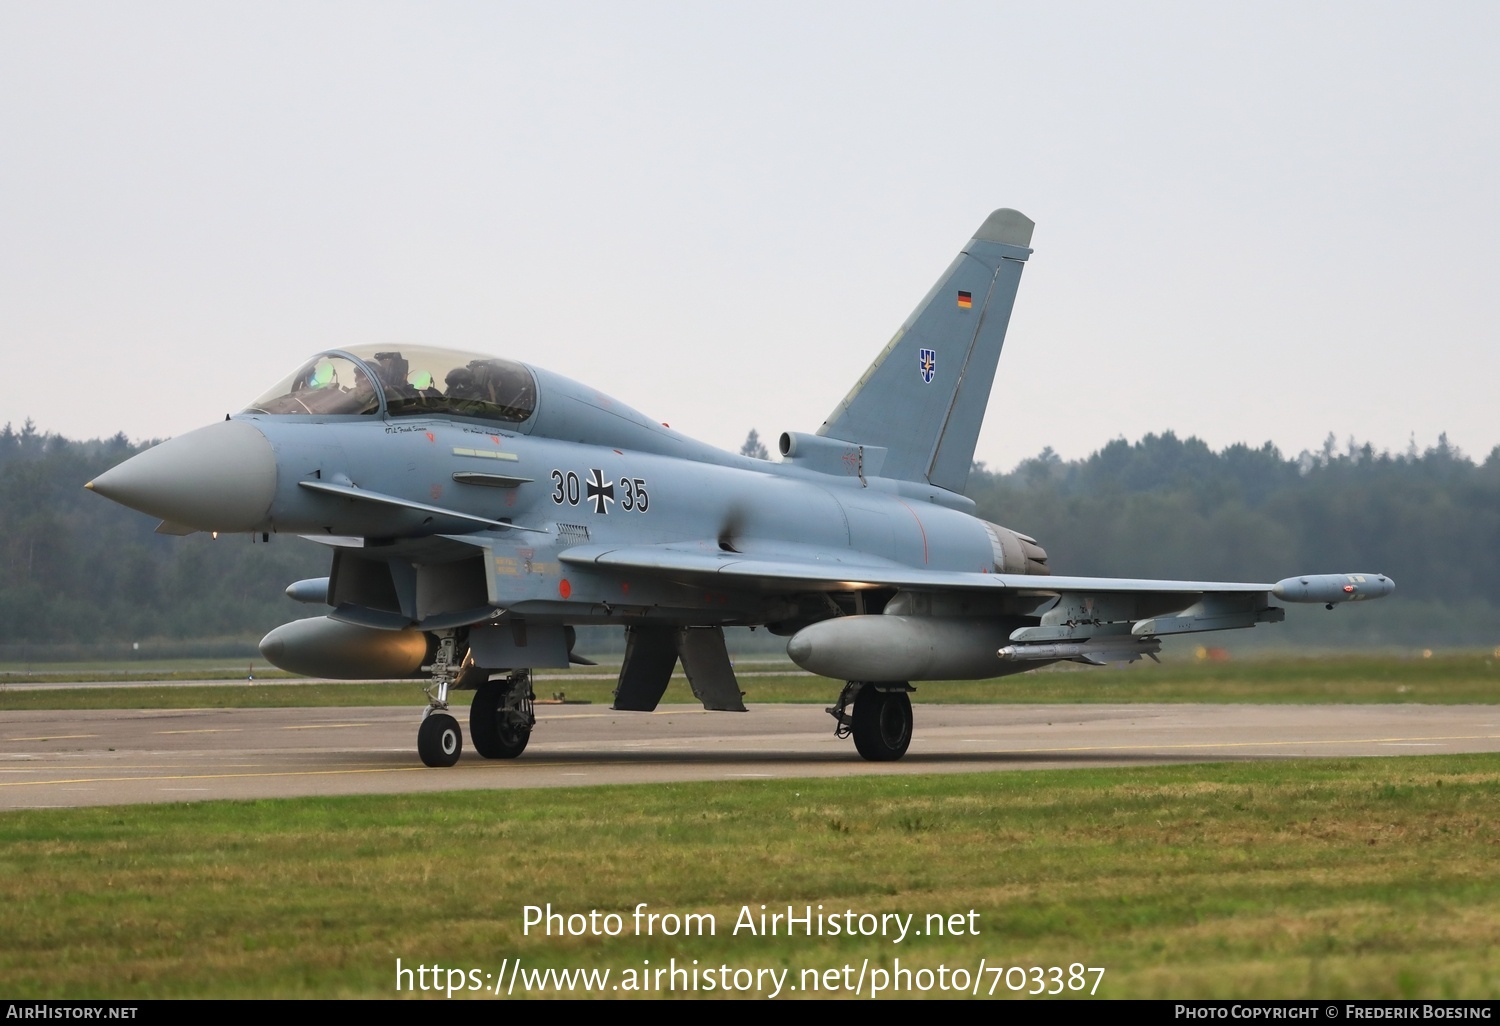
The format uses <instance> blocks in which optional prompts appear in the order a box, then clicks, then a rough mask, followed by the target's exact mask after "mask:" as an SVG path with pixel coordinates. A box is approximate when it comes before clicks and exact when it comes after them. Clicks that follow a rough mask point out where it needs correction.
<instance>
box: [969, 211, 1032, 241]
mask: <svg viewBox="0 0 1500 1026" xmlns="http://www.w3.org/2000/svg"><path fill="white" fill-rule="evenodd" d="M1035 228H1036V222H1035V221H1033V220H1032V219H1031V218H1029V217H1027V216H1026V215H1025V214H1023V213H1021V212H1020V211H1019V210H1012V209H1011V208H1010V207H1001V208H1000V209H999V210H996V211H995V212H994V213H992V214H990V216H989V217H986V218H985V219H984V224H982V225H980V226H979V230H978V231H977V232H975V233H974V238H976V239H978V240H979V241H980V242H998V243H1000V244H1002V245H1005V246H1016V247H1019V248H1020V249H1030V248H1031V233H1032V231H1033V230H1034V229H1035Z"/></svg>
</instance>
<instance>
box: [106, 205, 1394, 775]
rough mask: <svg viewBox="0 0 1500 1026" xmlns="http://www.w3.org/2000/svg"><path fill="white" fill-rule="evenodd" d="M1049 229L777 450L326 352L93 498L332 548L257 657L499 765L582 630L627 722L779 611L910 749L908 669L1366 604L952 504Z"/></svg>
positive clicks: (1297, 582)
mask: <svg viewBox="0 0 1500 1026" xmlns="http://www.w3.org/2000/svg"><path fill="white" fill-rule="evenodd" d="M1032 229H1033V223H1032V221H1031V220H1030V219H1029V218H1027V217H1026V216H1025V215H1023V214H1021V213H1019V212H1017V211H1015V210H1009V209H1001V210H996V211H995V212H994V213H992V214H991V215H990V216H989V217H988V218H986V219H985V221H984V223H983V224H982V225H980V227H979V230H978V231H977V232H975V233H974V237H973V238H972V239H970V240H969V242H968V243H967V244H966V245H965V246H964V247H963V249H962V251H961V252H960V253H959V254H958V257H957V258H956V259H955V260H954V261H953V263H952V264H951V265H949V267H948V268H947V270H945V271H944V272H943V273H942V276H941V277H939V279H938V281H937V284H936V285H934V286H933V287H932V289H931V291H929V292H928V293H927V295H926V296H925V297H924V298H923V299H922V301H921V303H919V304H918V306H917V308H916V311H915V312H914V313H913V314H912V315H911V316H910V317H909V318H908V319H907V320H906V323H905V324H903V325H902V326H901V328H900V330H899V331H897V332H896V335H895V337H894V338H892V339H891V341H890V342H889V343H888V344H887V345H886V346H885V348H884V349H882V350H881V351H880V353H879V355H877V356H876V357H875V361H874V362H873V363H872V364H871V365H870V367H869V369H868V370H866V371H865V372H864V374H862V375H861V376H860V378H859V380H858V381H856V382H855V383H854V387H853V388H852V389H850V391H849V394H848V395H847V396H845V398H844V399H843V401H842V402H840V403H839V404H838V406H837V407H835V409H834V410H833V412H832V413H831V414H830V415H829V416H828V418H827V420H825V421H824V422H823V424H822V426H821V427H819V428H818V429H817V431H816V432H815V433H802V432H796V431H787V432H785V433H783V434H782V435H781V437H780V444H779V449H780V459H779V461H767V460H759V459H752V458H749V457H746V456H740V455H736V454H732V453H728V452H723V451H721V450H719V449H716V448H713V447H711V446H708V445H705V444H703V443H700V442H696V441H694V440H692V439H690V438H687V437H685V436H683V435H681V434H679V433H678V432H675V431H672V430H671V429H669V428H668V427H667V426H666V425H664V424H660V423H657V422H656V421H655V420H653V419H651V418H650V417H647V416H644V415H643V414H641V413H638V412H636V411H635V410H634V409H632V408H630V407H629V406H626V405H625V404H624V403H621V402H620V401H618V400H616V399H613V398H611V397H610V396H607V395H605V394H603V393H602V392H599V391H596V390H595V389H593V388H590V387H588V386H587V385H583V384H580V383H578V382H576V381H573V380H570V379H568V378H565V377H562V376H560V375H558V374H555V373H553V372H552V371H549V370H544V369H542V368H540V367H536V366H533V365H531V364H528V363H524V362H520V361H517V360H513V359H507V358H497V357H491V356H485V355H479V354H474V353H464V352H454V351H450V350H447V349H439V348H429V347H426V346H402V347H400V348H399V349H398V348H394V347H381V346H356V347H351V348H345V349H331V350H328V351H326V352H322V353H319V354H317V355H316V356H314V357H312V359H310V360H308V361H307V362H306V363H305V364H304V365H302V366H301V367H298V368H297V369H296V370H295V371H293V372H292V373H291V374H290V375H289V376H287V377H286V378H285V379H283V380H282V381H280V382H278V383H277V384H275V385H274V386H272V387H271V388H270V389H269V390H268V391H267V392H266V393H265V394H264V395H262V396H261V397H260V398H258V399H256V400H255V401H254V402H252V403H250V405H249V406H247V407H246V408H245V409H244V410H243V411H242V412H240V413H238V414H235V415H233V416H228V417H226V418H225V419H224V421H223V422H222V423H216V424H211V425H209V426H207V427H202V428H198V429H197V430H195V431H190V432H188V433H187V434H184V435H181V436H178V437H176V438H173V439H171V440H169V441H166V442H163V443H162V444H160V445H158V446H156V447H154V448H152V449H149V450H147V451H145V452H143V453H141V454H139V455H137V456H135V457H133V458H131V459H130V460H127V461H126V462H124V463H122V464H121V465H119V466H117V467H115V468H113V469H111V470H109V471H106V472H105V473H104V474H102V475H100V476H99V477H98V478H96V479H95V480H94V481H91V482H90V483H89V484H88V485H87V487H89V488H92V489H93V490H94V491H96V492H98V493H99V494H101V495H104V496H106V497H108V498H110V499H113V500H114V501H116V502H119V503H123V504H124V505H126V506H129V507H131V508H133V509H137V510H140V511H142V512H145V513H149V514H151V515H152V516H155V517H160V518H161V519H162V523H161V525H160V526H159V527H158V528H157V529H158V530H159V531H162V532H166V533H173V534H188V533H192V532H194V531H212V532H254V533H259V534H262V535H263V536H264V538H265V539H266V540H269V539H270V536H271V535H273V534H293V535H301V536H303V537H308V538H313V539H315V540H317V541H320V542H323V543H324V544H326V545H328V546H329V547H330V548H331V553H332V566H331V569H330V571H329V574H328V576H327V577H325V578H317V579H313V580H307V581H299V582H297V583H295V584H293V585H291V586H290V587H289V588H288V589H287V592H288V594H290V595H291V596H292V597H293V598H296V599H300V600H302V601H304V602H309V603H314V604H318V605H325V606H326V607H328V611H327V612H326V613H324V614H323V615H320V616H314V617H311V618H309V619H303V620H296V621H294V622H292V623H288V624H284V625H282V626H280V627H277V628H276V629H275V630H273V631H271V632H270V633H269V634H267V635H266V637H265V638H264V640H262V642H261V646H260V647H261V651H262V652H263V653H264V655H265V657H266V658H267V659H268V660H270V661H271V662H272V663H274V664H275V665H277V666H279V667H282V668H284V669H286V670H290V671H292V672H295V673H301V674H306V675H309V676H315V677H325V678H342V679H391V678H415V679H418V680H422V681H424V682H425V683H424V689H425V691H426V693H427V696H428V702H427V707H426V710H425V712H424V714H423V717H422V720H421V725H420V727H419V729H418V731H417V750H418V753H419V754H420V756H421V758H422V761H423V762H424V763H426V764H427V765H429V766H450V765H452V764H454V763H455V762H457V760H458V758H459V755H460V753H461V751H462V749H463V732H462V730H461V728H460V726H459V723H458V720H457V719H456V718H455V717H454V716H453V715H452V714H451V713H450V711H449V698H450V695H451V693H452V692H453V691H455V690H473V691H474V692H475V694H474V696H473V700H472V702H471V704H470V711H469V740H470V742H471V744H472V746H473V748H474V749H475V750H477V751H478V753H479V754H480V755H481V756H484V757H485V758H491V759H509V758H515V757H516V756H519V755H520V754H521V753H522V751H523V750H524V749H525V748H526V745H527V742H528V740H529V739H530V736H531V732H532V728H533V727H534V725H535V722H536V721H535V716H534V713H533V700H534V697H535V696H534V693H533V688H532V679H531V671H532V670H534V669H537V668H550V667H556V668H562V667H566V666H568V665H569V664H570V662H585V661H586V660H584V659H583V658H582V657H581V656H580V655H578V654H575V653H574V651H573V647H574V643H575V638H576V633H575V630H574V628H575V627H576V626H577V625H582V624H612V625H618V626H623V627H624V629H625V657H624V662H623V665H622V666H621V669H620V674H619V682H618V685H617V687H616V689H615V692H614V708H615V709H619V710H637V711H649V710H651V709H654V708H655V707H656V705H657V703H658V702H659V701H660V699H661V697H662V695H663V693H664V691H665V689H666V687H667V683H668V680H669V678H670V677H671V675H672V673H673V671H674V669H675V667H676V665H677V664H678V662H679V661H680V662H681V664H682V667H683V670H684V672H685V674H686V676H687V679H688V683H689V685H690V686H691V689H692V691H693V693H694V695H695V696H696V697H697V698H698V699H699V700H700V701H701V702H702V703H703V705H704V707H705V708H708V709H715V710H743V709H744V708H745V706H744V702H743V695H742V693H741V691H740V687H739V683H738V681H737V679H736V677H735V672H734V669H733V666H732V665H731V662H730V658H729V653H728V651H727V649H726V647H725V641H724V628H725V627H732V626H738V627H757V628H764V629H765V630H767V631H769V632H771V633H772V634H775V635H779V636H784V637H786V638H787V639H788V640H787V645H786V650H787V655H788V656H790V658H791V659H792V661H793V662H794V663H796V664H797V665H798V666H801V667H803V668H804V669H806V670H809V671H811V672H813V673H815V674H820V675H822V676H824V677H830V678H833V679H834V680H837V681H844V682H845V683H844V685H843V688H842V690H841V691H840V692H839V694H838V697H837V699H836V700H835V701H834V704H833V705H832V706H831V707H830V708H829V709H828V711H829V712H830V713H831V714H832V715H833V718H834V720H835V723H836V727H835V731H836V733H837V734H838V735H839V736H840V737H849V736H852V737H853V739H854V747H855V748H856V750H857V751H858V752H859V754H860V755H861V756H863V757H864V758H866V759H871V760H877V761H883V760H894V759H899V758H901V757H902V756H903V755H904V754H905V753H906V751H907V746H908V745H909V744H910V742H911V737H912V706H911V701H910V698H909V697H908V695H909V693H910V692H911V691H912V690H914V689H913V687H912V682H913V681H927V680H955V679H976V680H978V679H989V678H994V677H1001V676H1004V675H1006V674H1011V673H1019V672H1022V671H1025V670H1029V669H1034V668H1036V667H1039V666H1044V665H1046V664H1048V663H1052V662H1056V661H1059V660H1072V661H1075V662H1083V663H1093V664H1102V663H1115V662H1120V661H1133V660H1136V659H1139V658H1141V657H1142V656H1151V657H1153V658H1154V657H1155V654H1156V653H1157V652H1158V651H1159V650H1160V647H1161V639H1162V638H1164V637H1166V636H1168V635H1174V634H1186V633H1192V632H1198V631H1217V630H1226V629H1230V628H1244V627H1253V626H1255V625H1256V624H1261V623H1274V622H1277V621H1279V620H1281V619H1282V618H1283V617H1284V615H1285V609H1284V607H1283V606H1282V605H1279V604H1277V603H1276V602H1275V601H1273V599H1279V600H1280V601H1281V602H1321V603H1326V604H1327V605H1328V606H1329V608H1332V607H1333V605H1334V604H1335V603H1341V602H1349V601H1356V600H1360V599H1372V598H1379V597H1381V596H1384V595H1388V594H1390V593H1391V592H1392V591H1393V590H1394V587H1395V586H1394V583H1393V582H1392V581H1391V580H1390V579H1389V578H1387V577H1385V576H1383V575H1381V574H1376V573H1352V574H1318V575H1307V576H1300V577H1291V578H1287V579H1286V580H1282V581H1280V582H1278V583H1276V584H1253V583H1213V582H1203V581H1157V580H1133V579H1112V578H1093V577H1068V576H1061V575H1056V574H1053V573H1052V568H1051V567H1050V566H1049V564H1048V560H1047V553H1046V551H1045V550H1044V549H1043V547H1042V545H1041V544H1039V543H1038V542H1037V541H1036V539H1034V538H1032V537H1030V536H1029V535H1027V534H1025V533H1023V532H1022V531H1018V530H1013V529H1011V528H1006V527H1001V526H1000V525H998V524H992V523H987V522H985V521H983V520H980V519H979V518H978V517H976V516H975V515H974V512H975V506H974V503H973V502H972V501H971V500H970V499H968V498H966V497H965V496H964V494H963V491H964V487H965V484H966V482H967V480H968V476H969V470H970V467H971V465H972V461H973V457H974V446H975V442H976V440H977V438H978V436H979V428H980V424H981V422H982V421H983V419H984V414H985V409H986V407H987V406H988V404H989V398H990V391H991V387H992V385H993V383H994V379H995V371H996V366H997V363H998V360H999V358H1000V350H1001V346H1002V344H1003V343H1004V341H1005V334H1006V329H1007V326H1008V325H1009V322H1010V316H1011V309H1012V307H1013V305H1014V303H1015V298H1016V290H1017V287H1018V285H1019V284H1020V280H1021V271H1022V269H1023V268H1024V267H1025V266H1026V262H1027V260H1028V259H1029V258H1030V256H1031V254H1032V249H1031V236H1032Z"/></svg>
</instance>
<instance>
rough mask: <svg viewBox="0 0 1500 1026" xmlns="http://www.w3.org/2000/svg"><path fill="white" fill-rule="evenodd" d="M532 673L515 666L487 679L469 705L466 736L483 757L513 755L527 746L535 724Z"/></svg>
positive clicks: (509, 756) (508, 757)
mask: <svg viewBox="0 0 1500 1026" xmlns="http://www.w3.org/2000/svg"><path fill="white" fill-rule="evenodd" d="M535 699H536V694H535V692H533V691H532V690H531V673H530V671H527V670H517V671H515V672H514V673H512V674H511V675H510V676H509V677H507V678H506V679H505V680H488V681H485V682H484V683H483V684H481V685H479V688H478V689H477V690H476V691H475V692H474V702H473V704H472V705H470V706H469V740H471V741H473V742H474V750H475V751H476V752H478V753H479V754H480V755H482V756H484V757H485V758H486V759H514V758H515V757H516V756H518V755H520V754H521V753H522V752H524V751H525V750H526V742H528V741H530V740H531V728H532V727H534V726H536V712H535V710H534V707H533V705H532V703H533V702H534V701H535Z"/></svg>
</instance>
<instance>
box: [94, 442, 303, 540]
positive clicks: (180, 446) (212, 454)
mask: <svg viewBox="0 0 1500 1026" xmlns="http://www.w3.org/2000/svg"><path fill="white" fill-rule="evenodd" d="M85 487H87V488H90V489H92V490H93V491H96V492H98V493H99V494H100V495H102V496H104V497H105V498H106V499H113V500H114V501H115V502H118V503H119V504H120V505H122V506H129V507H130V508H131V509H138V510H140V511H141V512H142V513H149V514H151V515H152V516H154V517H161V518H162V519H163V520H170V521H172V522H173V523H177V524H186V525H187V526H188V527H194V528H197V529H198V530H200V531H250V530H254V529H256V528H258V527H261V526H263V525H264V524H265V521H266V517H267V514H268V512H269V510H270V508H271V500H272V499H273V498H274V497H275V495H276V454H275V453H274V452H272V450H271V443H270V442H268V441H266V436H265V435H263V434H261V433H260V431H259V430H258V429H257V428H256V427H255V426H254V425H253V424H247V423H245V422H244V421H239V420H226V421H221V422H219V423H217V424H210V425H209V426H208V427H203V428H199V429H198V430H196V431H189V432H188V433H187V434H185V435H179V436H178V437H177V438H173V439H169V440H168V441H165V442H163V443H161V444H160V445H158V446H155V447H154V448H151V449H147V450H146V451H145V452H143V453H141V454H140V455H139V456H132V457H131V458H130V459H128V460H126V461H125V462H124V463H122V464H120V465H119V466H118V467H115V468H113V469H112V470H106V471H105V472H104V473H102V474H100V475H99V476H98V477H96V478H94V480H92V481H90V482H89V483H88V484H87V485H86V486H85Z"/></svg>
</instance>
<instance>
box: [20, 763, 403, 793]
mask: <svg viewBox="0 0 1500 1026" xmlns="http://www.w3.org/2000/svg"><path fill="white" fill-rule="evenodd" d="M425 770H426V767H425V766H390V767H383V768H380V769H349V770H280V771H274V772H265V773H180V774H176V775H172V776H164V777H76V778H73V779H71V780H0V787H24V786H28V785H30V786H36V785H38V784H122V783H146V782H149V781H152V780H235V779H240V778H243V777H344V776H350V775H353V774H356V773H418V772H423V771H425ZM163 790H165V788H163Z"/></svg>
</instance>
